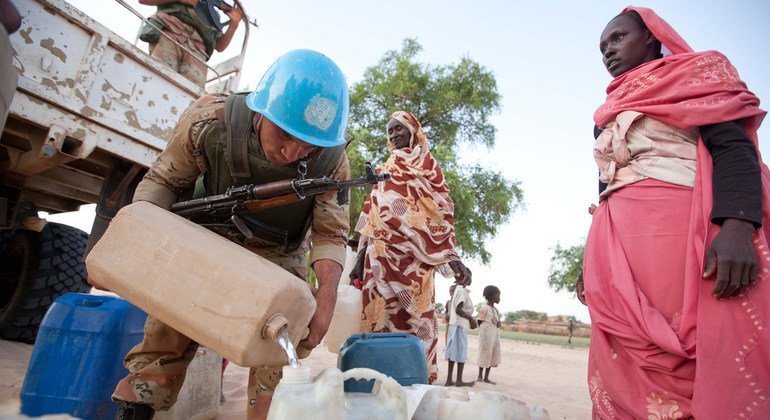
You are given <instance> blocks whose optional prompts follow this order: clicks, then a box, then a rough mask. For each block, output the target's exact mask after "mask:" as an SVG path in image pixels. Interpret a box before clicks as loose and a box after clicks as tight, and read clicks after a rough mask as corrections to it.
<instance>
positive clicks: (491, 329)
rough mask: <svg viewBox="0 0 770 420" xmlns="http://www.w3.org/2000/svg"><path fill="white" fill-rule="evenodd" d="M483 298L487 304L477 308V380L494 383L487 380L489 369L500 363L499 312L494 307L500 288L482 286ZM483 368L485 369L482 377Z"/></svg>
mask: <svg viewBox="0 0 770 420" xmlns="http://www.w3.org/2000/svg"><path fill="white" fill-rule="evenodd" d="M484 298H485V299H486V300H487V304H486V305H484V306H482V307H481V308H480V309H479V315H478V319H479V377H478V379H477V380H478V381H482V380H483V381H484V382H486V383H488V384H492V385H495V383H494V382H492V381H490V380H489V371H490V370H492V368H493V367H497V366H498V365H499V364H500V312H498V311H497V308H495V303H500V289H498V288H497V287H495V286H491V285H490V286H487V287H485V288H484ZM484 368H486V369H487V371H486V373H485V374H484V376H483V378H482V373H483V371H484Z"/></svg>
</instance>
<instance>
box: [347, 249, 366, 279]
mask: <svg viewBox="0 0 770 420" xmlns="http://www.w3.org/2000/svg"><path fill="white" fill-rule="evenodd" d="M364 257H366V248H365V247H364V248H363V249H361V250H360V251H358V256H357V257H356V264H355V265H354V266H353V269H352V270H350V274H349V275H348V277H350V282H351V283H352V282H353V281H354V280H355V279H358V280H359V281H361V280H363V278H364Z"/></svg>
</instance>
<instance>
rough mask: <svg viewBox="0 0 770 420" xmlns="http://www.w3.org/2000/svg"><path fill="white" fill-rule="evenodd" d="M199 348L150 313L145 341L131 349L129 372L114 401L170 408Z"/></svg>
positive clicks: (163, 408) (116, 390)
mask: <svg viewBox="0 0 770 420" xmlns="http://www.w3.org/2000/svg"><path fill="white" fill-rule="evenodd" d="M197 350H198V343H196V342H194V341H192V340H190V339H189V338H187V337H185V336H184V335H182V334H181V333H180V332H178V331H176V330H174V329H173V328H171V327H169V326H168V325H166V324H164V323H162V322H160V321H158V320H157V319H155V318H154V317H152V316H148V317H147V322H146V323H145V324H144V340H142V342H141V343H139V344H137V345H136V346H135V347H134V348H133V349H131V351H129V352H128V354H127V355H126V358H125V360H124V362H123V365H124V366H125V367H126V369H128V372H129V373H128V376H126V377H125V378H123V379H122V380H121V381H120V382H118V385H117V387H115V392H114V393H113V394H112V399H113V401H126V402H133V403H141V404H147V405H149V406H151V407H152V408H154V409H155V410H158V411H163V410H168V409H169V408H170V407H171V406H172V405H174V403H175V402H176V398H177V395H178V394H179V390H180V389H181V388H182V383H183V382H184V378H185V374H186V373H187V365H189V364H190V362H191V361H192V359H193V358H194V357H195V352H196V351H197Z"/></svg>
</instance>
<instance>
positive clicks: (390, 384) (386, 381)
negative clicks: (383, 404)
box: [342, 368, 403, 395]
mask: <svg viewBox="0 0 770 420" xmlns="http://www.w3.org/2000/svg"><path fill="white" fill-rule="evenodd" d="M342 376H343V378H344V380H348V379H363V380H367V381H371V380H374V387H372V394H376V395H381V394H382V393H383V392H384V393H385V395H396V394H398V393H401V392H403V390H402V389H401V385H399V384H398V382H396V380H395V379H393V378H391V377H390V376H388V375H385V374H384V373H380V372H377V371H376V370H374V369H369V368H353V369H350V370H346V371H345V372H342Z"/></svg>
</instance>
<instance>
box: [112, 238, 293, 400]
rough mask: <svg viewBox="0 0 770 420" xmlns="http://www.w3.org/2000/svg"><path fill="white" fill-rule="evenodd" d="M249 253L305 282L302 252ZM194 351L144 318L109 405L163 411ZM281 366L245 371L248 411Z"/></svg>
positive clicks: (273, 381)
mask: <svg viewBox="0 0 770 420" xmlns="http://www.w3.org/2000/svg"><path fill="white" fill-rule="evenodd" d="M244 246H245V247H246V248H247V249H249V250H250V251H252V252H254V253H256V254H258V255H260V256H262V257H264V258H267V259H268V260H270V261H271V262H273V263H275V264H277V265H279V266H281V267H282V268H283V269H285V270H286V271H288V272H290V273H292V274H294V275H296V276H298V277H300V278H302V279H306V278H307V268H306V257H305V251H304V250H300V251H298V252H295V253H293V254H283V253H280V252H278V251H275V250H274V249H269V248H252V247H249V246H247V245H244ZM197 350H198V343H196V342H194V341H192V340H191V339H190V338H188V337H186V336H185V335H183V334H182V333H180V332H178V331H176V330H174V329H173V328H171V327H169V326H168V325H166V324H164V323H163V322H161V321H159V320H158V319H156V318H154V317H152V316H148V317H147V322H146V323H145V325H144V339H143V340H142V342H141V343H139V344H137V345H136V346H135V347H134V348H133V349H131V351H129V352H128V354H127V355H126V357H125V359H124V361H123V365H124V366H125V367H126V369H127V370H128V372H129V374H128V376H126V377H125V378H123V379H121V380H120V382H118V385H117V386H116V387H115V391H114V393H113V394H112V400H113V401H126V402H132V403H140V404H146V405H149V406H151V407H152V408H154V409H155V410H156V411H165V410H168V409H169V408H171V406H173V405H174V403H175V402H176V399H177V396H178V395H179V391H180V390H181V389H182V384H183V383H184V379H185V375H186V373H187V366H188V365H189V364H190V362H192V360H193V358H194V357H195V353H196V351H197ZM281 369H282V366H257V367H251V368H250V371H249V383H248V401H249V410H252V408H253V406H254V404H255V403H256V398H257V397H258V396H271V395H273V390H274V389H275V387H276V385H278V381H280V379H281V376H282V372H281Z"/></svg>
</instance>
